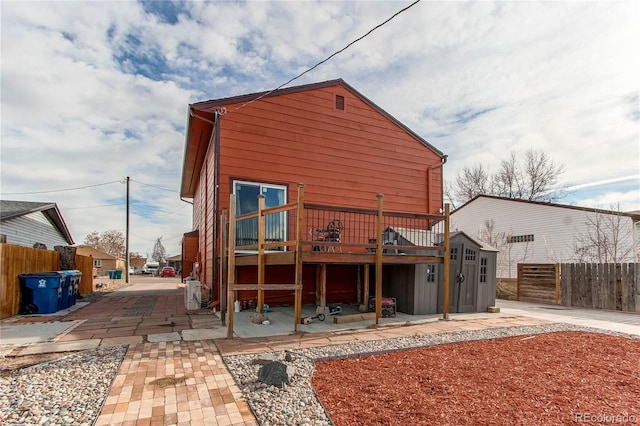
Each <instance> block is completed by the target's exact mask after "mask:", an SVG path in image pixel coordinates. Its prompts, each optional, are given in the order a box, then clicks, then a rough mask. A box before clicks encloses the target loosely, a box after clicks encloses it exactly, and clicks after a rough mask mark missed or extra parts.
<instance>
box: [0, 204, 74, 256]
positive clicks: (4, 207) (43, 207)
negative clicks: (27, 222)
mask: <svg viewBox="0 0 640 426" xmlns="http://www.w3.org/2000/svg"><path fill="white" fill-rule="evenodd" d="M37 212H41V213H42V214H43V215H44V216H45V217H46V218H47V220H49V222H51V224H52V225H53V226H55V228H56V229H57V230H58V232H60V234H61V235H62V236H63V237H64V239H65V240H66V241H67V243H68V244H69V245H71V244H73V243H74V242H73V237H71V232H69V228H67V224H66V223H65V221H64V218H63V217H62V214H61V213H60V210H59V209H58V205H57V204H56V203H41V202H36V201H11V200H0V221H3V220H9V219H15V218H17V217H20V216H25V215H28V214H31V213H37Z"/></svg>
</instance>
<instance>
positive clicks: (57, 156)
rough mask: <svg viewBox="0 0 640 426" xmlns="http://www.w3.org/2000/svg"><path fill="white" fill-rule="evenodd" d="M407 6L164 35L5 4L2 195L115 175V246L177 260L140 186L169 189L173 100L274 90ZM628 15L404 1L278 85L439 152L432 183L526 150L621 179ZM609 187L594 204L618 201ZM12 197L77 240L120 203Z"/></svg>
mask: <svg viewBox="0 0 640 426" xmlns="http://www.w3.org/2000/svg"><path fill="white" fill-rule="evenodd" d="M408 4H410V3H409V2H402V3H399V2H313V3H312V2H247V3H238V2H186V3H183V4H181V5H178V7H182V8H183V9H184V10H183V12H184V13H183V14H181V15H180V16H179V17H178V19H177V22H176V23H175V24H170V23H167V22H166V20H163V19H160V18H159V17H157V16H154V15H153V14H151V13H148V12H145V10H144V8H143V7H142V5H141V4H139V3H135V2H5V3H3V5H2V17H1V18H2V22H1V24H2V62H1V65H0V66H1V70H2V92H1V98H2V99H1V101H2V153H1V154H2V158H1V161H2V170H1V172H0V173H1V180H0V185H2V192H3V193H4V192H28V191H46V190H53V189H60V188H72V187H79V186H83V185H90V184H94V183H102V182H109V181H114V180H120V179H122V178H123V177H124V176H131V177H132V179H133V180H134V182H132V197H133V200H134V203H133V216H132V221H131V223H132V242H133V245H132V249H133V250H134V251H140V252H142V253H146V252H147V251H151V249H152V247H153V242H154V240H155V238H157V237H159V236H160V235H162V236H163V237H164V239H165V243H168V244H171V246H169V245H168V244H166V245H167V248H168V251H169V253H171V254H174V253H177V252H178V250H179V241H180V238H179V236H180V235H181V234H182V233H183V232H185V231H188V230H189V229H190V227H191V220H190V214H191V206H190V205H188V204H185V203H184V202H182V201H180V200H179V197H178V195H177V194H176V193H171V192H167V191H162V190H159V189H156V188H153V187H150V186H145V185H142V184H141V183H139V182H144V183H148V184H152V185H157V186H161V187H165V188H170V189H173V190H176V191H177V190H178V188H179V184H180V177H181V167H182V154H183V150H184V138H185V135H184V126H185V125H186V118H187V117H186V113H187V105H188V104H189V103H192V102H196V101H201V100H206V99H213V98H220V97H226V96H234V95H239V94H244V93H251V92H256V91H260V90H266V89H271V88H274V87H276V86H278V85H279V84H281V83H283V82H284V81H286V80H288V79H289V78H291V77H292V76H294V75H295V74H297V73H299V72H302V71H303V70H305V69H307V68H308V67H309V66H311V65H314V64H315V63H317V62H318V61H319V60H321V59H324V58H325V57H326V56H328V55H329V54H331V53H333V52H334V51H336V50H338V49H340V48H342V47H344V46H345V45H346V44H347V43H348V42H350V41H352V40H354V39H355V38H357V37H359V36H361V35H363V34H364V33H365V32H366V31H368V30H369V29H371V28H372V27H373V26H375V25H377V24H379V23H381V22H382V21H383V20H385V19H387V18H388V17H389V16H391V14H393V13H395V12H396V11H398V10H399V9H400V8H401V7H404V6H406V5H408ZM162 5H163V4H162V3H157V4H156V6H157V7H161V6H162ZM639 8H640V6H639V5H638V2H635V1H617V2H421V3H419V4H417V5H416V6H414V7H413V8H411V9H410V10H409V11H408V12H406V13H403V14H401V15H399V16H397V17H396V18H395V19H394V20H392V21H391V22H390V23H388V24H387V25H385V26H383V27H381V28H379V29H378V30H376V31H375V32H373V33H372V34H371V35H370V36H368V37H367V38H365V39H364V40H362V41H360V42H358V43H356V44H355V45H353V46H352V47H351V48H350V49H348V50H347V51H345V52H343V53H341V54H339V55H337V56H336V57H334V58H333V59H332V60H331V61H329V62H327V63H326V64H324V65H322V66H321V67H319V68H317V69H316V70H314V71H313V72H311V73H309V74H307V75H305V77H303V78H302V79H300V80H298V81H296V82H295V83H294V84H297V83H308V82H313V81H322V80H326V79H332V78H339V77H341V78H344V79H345V80H346V81H347V82H349V83H350V84H352V85H353V86H354V87H355V88H356V89H358V90H359V91H361V92H362V93H363V94H364V95H365V96H367V97H369V98H370V99H371V100H373V101H374V102H375V103H377V104H378V105H379V106H380V107H382V108H383V109H385V110H387V111H388V112H389V113H391V114H392V115H394V116H395V117H396V118H398V119H399V120H401V121H402V122H404V123H405V124H406V125H407V126H409V127H410V128H412V129H413V130H415V131H416V132H417V133H419V134H420V135H421V136H423V137H424V138H425V139H427V140H429V141H430V142H431V143H432V144H434V145H435V146H436V147H438V148H439V149H440V150H442V151H443V152H445V153H446V154H448V155H449V162H448V164H447V165H446V167H445V177H446V178H448V179H451V178H452V177H453V176H455V173H456V171H457V170H458V169H459V168H460V167H461V166H462V165H464V164H469V163H475V162H485V163H487V164H489V165H492V164H496V163H497V161H498V159H500V158H501V157H503V156H505V155H506V154H507V153H508V152H509V151H510V150H516V151H521V152H522V151H524V150H525V149H527V148H530V147H533V148H538V149H543V150H545V152H547V153H548V154H549V155H550V156H551V157H552V158H553V159H554V160H556V161H557V162H560V163H564V164H565V165H566V167H567V172H566V173H565V175H564V183H566V184H576V183H588V182H590V181H595V180H604V179H614V178H616V177H620V176H629V175H634V174H637V173H638V170H640V129H639V123H640V111H639V107H638V99H640V93H639V90H640V84H639V79H638V75H640V57H639V56H638V55H637V46H636V44H637V40H638V39H640V26H638V25H637V22H639V21H640V9H639ZM136 181H137V182H136ZM608 189H609V188H608ZM615 192H616V191H610V194H611V195H606V196H603V199H604V201H599V202H608V200H609V199H616V197H617V198H618V199H620V200H630V201H629V205H630V206H631V205H633V203H634V201H633V193H631V195H629V194H630V193H628V192H626V191H620V193H618V194H616V193H615ZM3 197H5V198H9V197H8V196H3ZM11 198H13V199H29V200H51V201H56V202H58V203H59V205H60V207H61V209H62V212H63V215H64V216H65V218H66V220H67V223H68V225H69V226H70V228H71V230H72V233H73V235H74V237H75V238H76V240H79V241H81V240H82V239H83V238H84V235H85V234H86V233H89V232H91V231H94V230H98V231H102V230H107V229H112V228H115V229H124V206H123V205H120V206H113V207H100V208H94V209H74V207H83V206H101V205H105V204H113V203H114V202H124V185H121V184H111V185H105V186H101V187H97V188H93V189H92V188H89V189H86V190H82V191H69V192H56V193H49V194H41V195H24V196H22V195H21V196H13V197H11ZM638 198H639V197H637V193H636V200H637V199H638ZM591 201H593V200H591V199H588V200H587V199H585V200H584V202H591ZM581 202H582V201H581ZM66 208H68V210H65V209H66ZM633 208H636V209H640V201H638V203H637V205H636V206H635V207H633ZM172 212H175V213H172ZM174 237H175V238H174ZM167 239H170V240H171V242H169V241H167Z"/></svg>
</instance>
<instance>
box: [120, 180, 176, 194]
mask: <svg viewBox="0 0 640 426" xmlns="http://www.w3.org/2000/svg"><path fill="white" fill-rule="evenodd" d="M131 180H132V181H133V182H138V183H139V184H141V185H146V186H150V187H152V188H157V189H162V190H163V191H169V192H173V193H176V194H179V193H180V192H179V191H176V190H175V189H169V188H163V187H161V186H157V185H151V184H150V183H144V182H140V181H139V180H134V179H131Z"/></svg>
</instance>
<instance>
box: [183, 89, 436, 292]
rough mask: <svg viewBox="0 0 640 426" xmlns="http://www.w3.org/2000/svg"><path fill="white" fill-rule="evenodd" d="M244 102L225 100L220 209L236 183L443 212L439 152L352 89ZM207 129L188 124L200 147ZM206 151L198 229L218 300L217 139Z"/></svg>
mask: <svg viewBox="0 0 640 426" xmlns="http://www.w3.org/2000/svg"><path fill="white" fill-rule="evenodd" d="M336 95H340V96H343V97H344V102H345V108H344V110H336V109H335V96H336ZM242 105H243V104H241V103H237V104H233V103H230V104H227V105H225V108H226V110H227V111H229V112H228V113H227V114H224V115H222V116H221V117H220V170H219V173H220V182H219V184H220V186H219V211H220V212H221V211H222V209H223V208H228V207H229V196H230V194H231V192H232V183H233V181H234V180H241V181H248V182H259V183H271V184H278V185H283V186H286V187H287V200H286V202H292V201H294V200H295V199H296V198H297V195H298V193H297V191H298V183H304V184H305V202H308V203H318V204H327V205H337V206H350V207H360V208H369V209H371V208H375V207H376V204H377V198H376V194H378V193H383V194H384V209H385V210H387V211H404V212H414V213H432V214H438V213H439V212H440V209H441V207H442V157H441V154H440V153H438V152H435V151H434V150H433V149H432V148H430V147H429V146H427V145H425V144H424V143H423V141H421V140H419V139H418V138H416V137H415V136H414V135H412V134H411V133H409V132H408V131H407V130H406V129H404V128H403V127H401V126H399V125H398V124H396V123H395V122H393V121H392V120H390V119H389V118H388V117H387V116H385V115H384V114H382V113H381V112H380V111H378V110H376V109H375V108H373V107H372V106H371V105H369V104H367V103H366V102H364V101H363V100H362V99H361V98H360V97H358V96H357V95H356V94H354V93H353V92H352V91H350V90H349V89H347V88H346V87H344V86H342V85H339V84H336V85H335V86H330V87H323V88H314V89H311V90H306V91H301V92H293V93H286V94H283V95H278V96H269V97H265V98H263V99H261V100H260V101H258V102H254V103H251V104H248V105H246V106H243V107H242V108H239V109H238V110H237V111H234V109H235V108H237V107H240V106H242ZM207 126H208V125H207V124H206V123H203V122H202V121H199V120H198V119H194V120H193V123H192V127H191V129H190V131H191V132H193V137H194V138H195V139H197V140H199V141H200V143H201V146H200V148H201V149H205V148H204V147H203V146H202V144H203V143H204V142H205V137H204V134H205V133H206V130H205V129H207ZM209 129H210V126H209ZM196 135H197V137H196ZM207 141H208V140H207ZM206 149H207V151H206V155H205V156H204V161H203V163H202V168H201V170H200V177H199V179H198V182H197V184H196V185H195V189H194V191H193V197H194V198H193V202H194V204H193V224H194V227H193V230H198V231H199V233H200V237H199V254H198V261H199V262H200V264H201V271H200V276H199V277H200V280H201V281H202V282H203V284H204V285H205V286H208V287H209V288H211V289H212V290H213V298H214V299H217V298H218V296H217V293H218V291H219V289H218V288H217V286H216V284H215V283H216V282H217V277H216V276H214V273H215V270H216V268H215V266H214V255H215V253H214V241H213V239H214V235H215V234H214V226H216V225H219V223H216V222H217V221H219V219H218V217H217V215H216V214H215V213H216V212H215V211H214V193H215V185H214V184H215V181H216V168H215V152H214V149H215V148H214V143H212V142H211V143H209V145H208V147H206ZM187 175H189V174H187ZM183 186H184V182H183ZM187 186H188V185H187Z"/></svg>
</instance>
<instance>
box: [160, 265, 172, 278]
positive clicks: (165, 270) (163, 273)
mask: <svg viewBox="0 0 640 426" xmlns="http://www.w3.org/2000/svg"><path fill="white" fill-rule="evenodd" d="M160 276H161V277H175V276H176V270H175V269H174V268H173V267H172V266H165V267H164V268H162V271H161V272H160Z"/></svg>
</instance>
